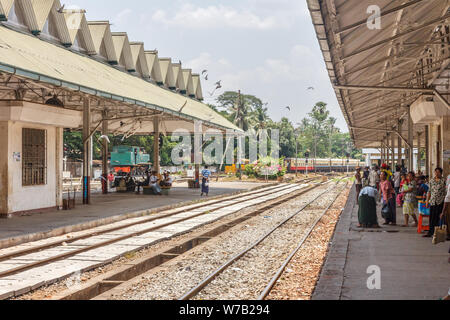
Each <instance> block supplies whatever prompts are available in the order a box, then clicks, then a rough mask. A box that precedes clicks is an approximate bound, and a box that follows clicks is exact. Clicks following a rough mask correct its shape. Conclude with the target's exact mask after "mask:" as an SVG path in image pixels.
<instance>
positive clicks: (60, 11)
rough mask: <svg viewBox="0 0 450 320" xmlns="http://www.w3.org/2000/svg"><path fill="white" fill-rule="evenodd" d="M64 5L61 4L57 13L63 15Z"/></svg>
mask: <svg viewBox="0 0 450 320" xmlns="http://www.w3.org/2000/svg"><path fill="white" fill-rule="evenodd" d="M65 6H66V5H65V4H63V5H62V6H61V8H59V9H58V10H56V11H57V12H58V13H64V8H65Z"/></svg>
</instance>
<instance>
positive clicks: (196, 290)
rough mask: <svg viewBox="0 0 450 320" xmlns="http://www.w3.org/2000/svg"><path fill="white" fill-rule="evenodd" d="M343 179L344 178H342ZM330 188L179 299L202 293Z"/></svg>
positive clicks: (186, 298) (187, 298)
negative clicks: (234, 264) (219, 276)
mask: <svg viewBox="0 0 450 320" xmlns="http://www.w3.org/2000/svg"><path fill="white" fill-rule="evenodd" d="M341 180H342V179H341ZM339 182H340V180H339V181H338V182H337V183H336V185H337V184H338V183H339ZM327 183H329V182H325V183H322V184H320V185H324V184H327ZM327 191H328V189H327V190H325V191H324V192H322V193H320V194H319V195H318V196H317V197H315V198H314V199H313V200H311V201H310V202H308V203H307V204H305V205H304V206H302V207H301V208H300V209H299V210H298V211H296V212H295V213H294V214H292V215H290V216H289V217H287V218H286V219H284V220H283V221H282V222H280V223H279V224H278V225H276V226H275V227H273V228H272V229H271V230H269V231H268V232H267V233H266V234H264V235H263V236H262V237H261V238H259V239H258V240H257V241H256V242H254V243H253V244H252V245H250V246H249V247H248V248H246V249H244V250H243V251H241V252H240V253H238V254H237V255H235V256H233V257H232V258H231V259H230V260H228V261H227V262H225V263H224V264H223V265H222V266H220V267H219V268H217V269H216V270H215V271H213V272H212V273H211V274H210V275H209V276H207V277H206V278H205V279H204V280H202V282H200V283H199V284H198V285H197V286H195V287H194V288H192V289H191V290H189V291H188V292H186V293H185V294H184V295H183V296H181V297H180V298H179V299H178V300H181V301H182V300H189V299H191V298H192V297H194V296H196V295H197V294H198V293H200V292H201V291H202V290H203V289H204V288H205V287H206V286H207V285H209V284H210V283H211V282H212V281H213V280H214V279H215V278H216V277H217V276H218V275H220V274H221V273H222V272H223V271H225V270H226V269H227V268H228V267H229V266H231V265H232V264H233V263H235V262H236V261H237V260H239V259H240V258H242V257H243V256H244V255H246V254H247V253H248V252H250V251H251V250H253V249H254V248H255V247H257V246H258V245H259V244H260V243H261V242H263V241H264V240H265V239H267V238H268V237H269V236H270V235H271V234H272V233H274V232H275V231H276V230H278V229H279V228H280V227H282V226H283V225H285V224H286V223H287V222H289V221H290V220H291V219H293V218H294V217H296V216H297V215H298V214H299V213H301V212H302V211H303V210H305V209H306V208H307V207H309V206H310V205H311V204H312V203H314V202H315V201H316V200H317V199H319V198H320V197H321V196H322V195H324V194H325V193H327Z"/></svg>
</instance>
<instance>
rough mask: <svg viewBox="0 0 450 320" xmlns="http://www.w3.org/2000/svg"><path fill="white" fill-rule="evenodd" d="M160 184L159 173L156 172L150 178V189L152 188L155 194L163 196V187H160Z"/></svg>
mask: <svg viewBox="0 0 450 320" xmlns="http://www.w3.org/2000/svg"><path fill="white" fill-rule="evenodd" d="M158 182H159V178H158V173H157V172H156V171H153V172H152V175H151V176H150V187H152V189H153V193H154V194H157V195H161V187H160V186H159V183H158Z"/></svg>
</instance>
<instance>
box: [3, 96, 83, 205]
mask: <svg viewBox="0 0 450 320" xmlns="http://www.w3.org/2000/svg"><path fill="white" fill-rule="evenodd" d="M80 121H81V113H80V112H76V111H71V110H65V109H61V108H55V107H50V106H46V105H41V104H33V103H28V102H20V101H17V102H16V101H14V102H8V101H2V102H0V143H1V144H0V145H1V148H2V149H1V150H0V214H11V213H17V212H22V211H31V210H39V209H46V208H55V207H59V206H61V205H62V190H61V188H62V180H61V178H62V161H63V153H64V152H63V128H72V127H77V126H78V125H79V123H80ZM23 128H31V129H42V130H46V131H47V183H46V184H45V185H42V186H22V160H23V159H22V158H21V160H20V161H19V162H18V161H16V160H15V159H14V157H13V154H14V153H15V152H18V153H20V155H21V157H23V150H22V129H23Z"/></svg>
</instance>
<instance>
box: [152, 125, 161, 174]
mask: <svg viewBox="0 0 450 320" xmlns="http://www.w3.org/2000/svg"><path fill="white" fill-rule="evenodd" d="M153 131H154V132H155V139H154V141H153V162H154V163H153V168H154V170H155V171H156V174H160V166H159V134H160V132H159V117H154V118H153Z"/></svg>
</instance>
